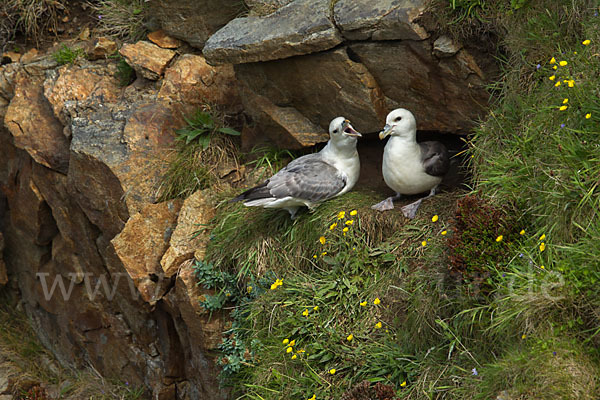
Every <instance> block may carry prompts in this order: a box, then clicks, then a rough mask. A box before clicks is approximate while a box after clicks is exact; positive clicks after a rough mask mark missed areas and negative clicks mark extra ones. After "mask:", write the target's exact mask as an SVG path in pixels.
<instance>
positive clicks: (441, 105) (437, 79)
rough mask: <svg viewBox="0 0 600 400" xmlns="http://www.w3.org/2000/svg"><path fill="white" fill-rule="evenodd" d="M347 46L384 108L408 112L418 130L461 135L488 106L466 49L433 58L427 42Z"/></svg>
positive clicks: (479, 75) (480, 74)
mask: <svg viewBox="0 0 600 400" xmlns="http://www.w3.org/2000/svg"><path fill="white" fill-rule="evenodd" d="M350 48H351V49H352V51H353V52H354V53H355V54H356V55H357V56H358V58H359V59H360V61H361V62H362V64H363V65H364V66H365V67H366V68H367V69H368V70H369V71H370V72H371V73H372V74H373V77H374V79H375V80H376V81H377V82H378V83H379V85H380V88H381V90H382V93H383V94H384V96H385V102H386V107H387V109H388V110H393V109H395V108H398V107H402V108H407V109H409V110H411V111H412V112H413V114H414V115H415V117H416V119H417V128H418V129H420V130H432V131H442V132H466V131H468V129H469V127H471V126H472V124H473V121H475V120H476V119H477V117H478V116H479V115H480V114H481V113H482V112H483V110H484V106H485V104H487V100H488V94H487V92H486V91H485V90H484V89H483V87H484V84H485V82H486V77H485V76H484V74H483V72H482V71H481V70H480V69H479V67H478V66H477V63H476V62H475V59H474V58H473V57H472V56H471V55H470V54H469V53H468V51H467V50H461V51H460V52H459V53H458V54H457V55H456V56H455V57H449V58H443V59H438V58H437V57H435V56H434V55H433V54H432V52H431V43H430V42H429V41H421V42H414V41H400V42H364V43H363V42H359V43H353V44H351V45H350ZM381 59H385V60H386V62H385V63H381V62H380V60H381ZM398 77H402V79H398Z"/></svg>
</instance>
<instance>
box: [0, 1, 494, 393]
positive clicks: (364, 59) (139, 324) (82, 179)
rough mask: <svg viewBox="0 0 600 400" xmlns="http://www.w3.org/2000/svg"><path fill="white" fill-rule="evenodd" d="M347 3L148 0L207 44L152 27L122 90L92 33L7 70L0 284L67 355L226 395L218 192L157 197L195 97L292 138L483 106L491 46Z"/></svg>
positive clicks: (412, 16)
mask: <svg viewBox="0 0 600 400" xmlns="http://www.w3.org/2000/svg"><path fill="white" fill-rule="evenodd" d="M334 3H335V4H334ZM334 3H332V2H330V1H329V0H323V1H322V0H295V1H291V2H290V1H288V0H271V1H252V2H250V4H251V5H252V7H253V9H254V8H255V7H256V8H257V9H258V7H264V9H269V10H276V11H275V12H273V13H271V14H269V15H266V16H257V15H256V13H253V12H252V11H251V12H250V15H249V16H247V17H241V18H237V19H233V18H234V17H235V16H236V15H238V14H239V11H238V10H237V9H236V7H237V5H239V2H237V1H232V2H229V3H227V2H225V4H224V3H223V2H211V1H201V2H196V1H166V2H165V1H161V2H158V1H152V2H151V7H154V9H155V10H156V15H157V22H158V23H159V24H160V25H161V26H162V27H163V28H164V29H165V31H167V32H168V33H171V34H172V35H174V36H176V37H177V38H179V39H182V40H184V41H187V42H189V43H190V44H192V45H194V46H196V47H198V48H203V49H204V50H203V52H204V55H200V54H194V50H193V49H190V48H189V47H188V48H187V50H186V48H184V47H180V46H182V43H181V42H180V41H178V40H175V39H173V38H170V37H169V36H166V35H165V34H164V32H155V33H153V34H151V35H150V39H151V40H152V42H149V41H142V42H138V43H135V44H128V45H125V46H123V47H121V48H120V50H119V51H120V53H121V55H122V56H123V57H125V59H126V60H127V62H128V63H129V64H130V65H132V66H133V67H134V69H135V71H136V73H137V76H138V79H137V81H136V82H135V83H134V84H132V85H129V86H127V87H120V86H119V82H118V80H117V79H116V78H115V75H116V72H117V63H116V61H114V60H113V59H109V58H107V56H108V55H109V54H110V53H111V52H113V51H114V50H116V48H117V46H116V44H115V43H114V42H112V41H111V40H110V39H108V38H98V39H95V40H94V41H92V42H90V43H87V44H85V46H84V48H86V49H87V52H88V59H90V60H96V61H93V62H90V61H80V62H78V63H76V64H73V65H66V66H58V65H56V63H55V62H54V61H53V60H52V58H51V57H48V56H40V57H37V58H34V59H33V60H27V61H25V60H23V61H22V63H12V64H7V65H4V66H2V67H0V121H3V124H2V126H0V189H1V190H0V286H3V285H8V286H10V287H11V288H12V289H15V290H18V291H19V292H20V294H21V297H22V299H23V302H24V307H25V310H26V311H27V313H28V315H29V316H30V317H31V320H32V321H33V324H34V325H35V328H36V330H37V331H38V332H39V335H40V338H41V340H42V341H43V343H44V344H45V345H46V346H47V347H48V348H49V349H51V350H52V351H53V352H54V354H55V355H56V356H57V357H58V359H59V360H60V361H61V362H63V363H64V364H68V365H73V366H77V367H84V366H87V365H88V364H91V365H92V366H94V368H96V369H97V370H98V371H100V372H101V373H103V374H105V375H106V376H110V377H114V378H118V379H120V380H123V381H128V382H130V384H133V385H143V386H145V387H147V388H148V391H149V392H151V393H152V396H153V398H156V399H163V400H168V399H221V398H225V397H226V393H225V392H224V391H223V390H221V389H220V388H219V385H218V383H217V381H216V372H217V371H216V368H215V365H214V358H213V357H214V354H215V353H214V350H215V349H216V347H217V345H218V343H219V342H220V339H221V332H222V331H223V328H224V327H225V324H226V321H225V319H224V318H222V316H221V315H217V314H213V315H212V317H209V315H208V314H207V313H206V312H205V310H203V309H202V308H201V307H200V305H199V302H198V299H199V298H200V296H202V294H203V293H202V291H201V289H200V288H198V287H197V286H196V282H195V278H194V275H193V268H192V263H191V259H193V258H194V257H199V258H201V257H202V254H203V251H204V246H205V242H206V237H205V236H203V235H199V236H196V237H194V239H191V237H192V233H193V232H194V231H196V230H197V226H198V224H206V223H207V222H209V221H210V219H211V217H212V216H213V212H214V210H213V208H214V204H213V201H212V200H211V197H210V194H209V193H208V192H202V191H201V192H197V193H195V194H194V195H192V196H191V197H189V198H187V199H185V200H174V201H168V202H161V203H157V200H156V194H157V193H156V190H157V185H158V183H159V181H160V178H161V176H162V174H163V173H164V171H165V169H166V157H165V154H166V153H168V151H169V149H170V148H171V145H172V142H173V140H174V133H173V132H174V130H175V129H177V128H180V127H182V126H183V125H184V118H183V117H184V115H185V114H187V113H189V112H190V111H192V110H194V109H195V108H196V107H198V106H199V105H202V104H205V103H214V104H220V105H223V106H224V107H226V108H227V109H229V110H230V111H232V112H236V113H237V112H240V110H241V109H242V107H243V109H244V112H245V113H246V114H247V115H249V116H250V117H251V119H252V120H253V123H252V124H251V126H249V127H246V129H245V131H244V134H245V135H247V136H246V137H245V138H243V141H246V142H248V141H249V142H250V144H252V142H253V141H255V140H257V137H268V138H269V139H270V140H271V141H273V142H275V143H278V144H280V145H281V146H284V147H288V148H300V147H306V146H311V145H314V144H315V143H319V142H323V141H326V140H327V135H326V133H325V132H326V127H327V125H328V124H329V121H330V120H331V119H332V118H333V117H336V116H338V115H344V116H345V117H347V118H350V119H351V120H352V122H353V124H354V125H355V126H356V127H357V128H358V129H359V130H361V131H363V132H377V131H378V130H379V129H381V127H382V126H383V124H384V120H385V116H386V114H387V112H389V111H390V110H391V109H393V108H395V107H399V106H401V107H406V108H409V109H411V110H413V112H414V113H415V114H416V116H417V119H418V123H419V128H420V129H424V130H437V131H442V132H447V133H460V132H464V131H465V130H467V129H468V128H469V126H470V125H471V123H472V120H473V119H474V118H476V117H477V116H478V115H480V113H481V111H482V109H483V107H484V106H485V103H486V99H487V94H486V93H485V91H484V90H483V85H484V84H485V83H486V82H487V81H488V79H489V77H490V74H491V73H493V72H494V71H493V70H487V69H485V68H483V67H482V65H487V64H486V62H487V61H486V60H488V59H489V55H484V54H476V53H473V52H471V51H469V50H467V49H465V48H462V46H460V45H459V44H456V43H452V41H450V40H449V39H448V38H445V37H439V38H438V37H435V35H432V34H431V33H430V32H427V31H426V30H425V29H424V28H423V27H422V26H420V25H419V23H418V18H419V15H421V13H422V12H423V10H424V8H425V3H424V2H423V1H420V0H410V1H408V0H402V1H401V0H377V1H366V0H364V1H363V0H360V1H349V0H348V1H346V0H339V1H337V2H334ZM186 53H188V54H186ZM196 53H197V51H196ZM205 56H206V59H205ZM207 60H208V62H210V63H212V64H214V66H213V65H210V64H209V63H208V62H207ZM482 60H483V61H482Z"/></svg>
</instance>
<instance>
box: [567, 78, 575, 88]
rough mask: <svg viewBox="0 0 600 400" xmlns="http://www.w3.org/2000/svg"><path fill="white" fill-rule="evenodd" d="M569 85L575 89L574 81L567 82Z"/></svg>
mask: <svg viewBox="0 0 600 400" xmlns="http://www.w3.org/2000/svg"><path fill="white" fill-rule="evenodd" d="M567 85H569V87H574V86H575V81H574V80H573V79H571V80H570V81H568V82H567Z"/></svg>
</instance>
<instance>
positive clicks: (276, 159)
mask: <svg viewBox="0 0 600 400" xmlns="http://www.w3.org/2000/svg"><path fill="white" fill-rule="evenodd" d="M248 157H251V158H254V160H252V161H250V162H247V163H246V165H249V166H250V165H251V166H253V167H254V170H263V169H264V171H262V172H261V175H260V176H259V177H258V179H259V180H260V179H262V178H263V177H264V176H265V175H273V174H275V173H276V172H277V171H279V170H280V169H281V168H282V167H283V164H284V163H287V162H289V161H291V160H293V159H294V158H296V156H295V155H294V154H293V153H292V152H291V151H290V150H286V149H278V148H276V147H267V146H258V147H254V148H253V149H252V150H251V151H250V153H249V154H248Z"/></svg>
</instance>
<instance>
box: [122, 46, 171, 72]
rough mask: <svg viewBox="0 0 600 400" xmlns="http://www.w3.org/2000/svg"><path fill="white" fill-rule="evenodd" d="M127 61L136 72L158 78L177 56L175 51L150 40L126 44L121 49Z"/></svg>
mask: <svg viewBox="0 0 600 400" xmlns="http://www.w3.org/2000/svg"><path fill="white" fill-rule="evenodd" d="M119 53H120V54H121V55H122V56H123V57H125V59H126V60H127V63H128V64H129V65H131V66H132V67H133V69H135V72H136V73H138V74H139V75H140V76H143V77H144V78H146V79H150V80H153V81H155V80H157V79H158V78H160V77H161V76H162V74H163V73H164V72H165V69H166V68H167V65H168V64H169V62H170V61H171V60H172V59H173V57H175V52H174V51H173V50H169V49H163V48H162V47H158V46H157V45H155V44H154V43H150V42H144V41H141V42H137V43H134V44H125V45H123V47H121V49H120V50H119Z"/></svg>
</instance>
